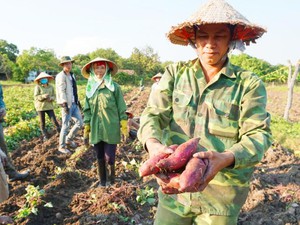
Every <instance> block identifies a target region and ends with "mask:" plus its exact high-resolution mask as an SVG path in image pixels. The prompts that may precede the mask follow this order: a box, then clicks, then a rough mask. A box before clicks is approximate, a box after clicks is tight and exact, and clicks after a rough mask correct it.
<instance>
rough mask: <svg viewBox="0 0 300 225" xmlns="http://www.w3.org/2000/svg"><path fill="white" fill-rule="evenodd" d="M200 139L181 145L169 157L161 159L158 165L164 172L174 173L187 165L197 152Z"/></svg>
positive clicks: (193, 139)
mask: <svg viewBox="0 0 300 225" xmlns="http://www.w3.org/2000/svg"><path fill="white" fill-rule="evenodd" d="M199 140H200V138H192V139H190V140H188V141H186V142H184V143H182V144H181V145H179V146H178V147H177V148H176V150H175V151H174V153H172V154H171V155H170V156H169V157H167V158H164V159H161V160H160V161H159V162H158V163H157V164H156V165H157V167H158V168H159V169H161V170H163V171H174V170H177V169H180V168H182V167H184V166H185V165H186V163H187V162H188V161H189V159H190V158H191V157H192V155H193V154H194V153H195V152H196V150H197V145H198V143H199Z"/></svg>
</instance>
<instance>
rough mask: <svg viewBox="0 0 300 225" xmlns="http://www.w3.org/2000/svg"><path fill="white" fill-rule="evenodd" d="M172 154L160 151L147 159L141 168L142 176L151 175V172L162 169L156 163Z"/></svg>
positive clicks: (154, 172)
mask: <svg viewBox="0 0 300 225" xmlns="http://www.w3.org/2000/svg"><path fill="white" fill-rule="evenodd" d="M169 155H170V154H167V153H160V154H157V155H154V156H153V157H151V158H149V159H147V160H146V161H145V162H144V163H143V164H142V165H141V166H140V168H139V174H140V176H141V177H145V176H149V175H151V174H156V173H158V172H159V171H160V169H159V168H158V167H157V166H156V164H157V163H158V162H159V161H160V160H161V159H164V158H166V157H168V156H169Z"/></svg>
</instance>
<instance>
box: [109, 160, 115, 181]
mask: <svg viewBox="0 0 300 225" xmlns="http://www.w3.org/2000/svg"><path fill="white" fill-rule="evenodd" d="M109 181H110V184H111V185H113V184H114V183H115V164H113V165H109Z"/></svg>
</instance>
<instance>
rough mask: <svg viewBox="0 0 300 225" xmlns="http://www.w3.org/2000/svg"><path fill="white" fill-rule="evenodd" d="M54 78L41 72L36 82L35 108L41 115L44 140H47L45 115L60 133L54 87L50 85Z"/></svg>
mask: <svg viewBox="0 0 300 225" xmlns="http://www.w3.org/2000/svg"><path fill="white" fill-rule="evenodd" d="M50 80H53V77H52V76H50V75H49V74H47V73H45V72H41V73H40V74H39V75H38V76H37V78H36V79H35V80H34V82H36V83H37V85H36V86H35V88H34V107H35V109H36V111H37V113H38V115H39V119H40V128H41V131H42V134H43V140H44V141H46V140H47V131H46V120H45V114H46V113H47V115H48V116H49V118H50V120H51V121H52V123H53V124H54V125H55V127H56V131H57V132H58V133H59V132H60V125H59V123H58V122H57V120H56V116H55V113H54V105H53V101H54V100H55V92H54V87H53V86H52V85H51V84H49V81H50Z"/></svg>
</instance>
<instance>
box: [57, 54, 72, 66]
mask: <svg viewBox="0 0 300 225" xmlns="http://www.w3.org/2000/svg"><path fill="white" fill-rule="evenodd" d="M74 61H75V60H74V59H72V58H71V57H70V56H63V57H61V59H60V63H59V65H60V66H62V65H63V64H64V63H67V62H71V63H73V62H74Z"/></svg>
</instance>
